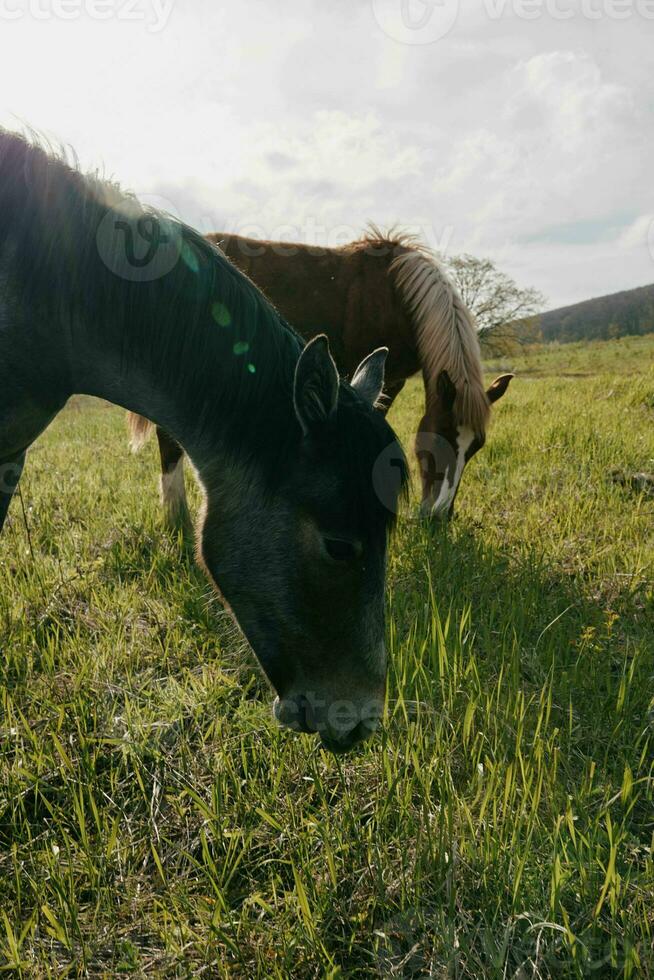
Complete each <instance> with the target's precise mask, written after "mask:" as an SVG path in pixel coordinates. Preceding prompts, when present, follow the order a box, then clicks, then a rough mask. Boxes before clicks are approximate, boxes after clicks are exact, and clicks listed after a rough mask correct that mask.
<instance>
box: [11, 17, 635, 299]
mask: <svg viewBox="0 0 654 980" xmlns="http://www.w3.org/2000/svg"><path fill="white" fill-rule="evenodd" d="M0 125H3V126H5V127H7V128H10V129H21V128H24V127H25V126H29V127H31V128H32V129H34V130H36V131H38V132H39V133H41V134H43V135H45V136H46V137H47V138H49V139H51V140H52V141H53V142H54V143H55V144H62V145H65V146H67V147H71V148H72V149H73V150H74V151H75V153H76V154H77V156H78V158H79V160H80V164H81V166H83V167H84V168H85V169H99V170H100V171H101V172H102V173H103V174H105V175H106V176H107V177H112V178H116V179H118V180H120V182H121V184H122V185H123V186H124V187H125V188H126V189H129V190H132V191H134V192H136V193H137V194H139V196H141V197H142V198H143V199H144V200H146V201H148V202H150V203H154V204H159V205H161V206H163V207H165V208H167V209H168V210H170V211H172V212H173V213H176V214H178V215H179V216H181V217H182V218H183V219H184V220H185V221H188V222H189V223H191V224H193V225H195V226H197V227H198V228H200V229H201V230H202V231H204V232H208V231H236V232H240V233H244V234H253V235H255V236H261V237H266V238H272V239H277V238H279V239H285V240H304V241H311V242H317V243H321V244H328V245H338V244H341V243H343V242H345V241H349V240H352V239H354V238H356V237H358V236H359V235H360V233H361V231H362V230H363V229H364V228H365V226H366V225H367V223H368V222H370V221H372V222H375V223H376V224H377V225H380V226H382V227H387V226H390V225H393V224H399V225H401V226H402V227H405V228H408V229H409V230H411V231H413V232H416V233H419V234H420V235H422V237H423V238H424V239H425V240H426V241H427V242H428V243H429V244H430V245H432V246H433V247H435V248H438V249H440V250H441V251H444V252H446V253H447V254H450V255H455V254H458V253H461V252H470V253H472V254H475V255H479V256H484V257H486V256H487V257H489V258H491V259H493V260H494V261H495V262H497V264H498V265H499V266H500V268H501V269H503V270H504V271H505V272H507V273H509V274H510V275H511V276H513V277H514V278H515V279H516V280H517V282H518V283H519V284H520V285H522V286H530V287H536V288H537V289H539V290H541V291H542V292H543V293H544V295H545V297H546V299H547V303H546V308H554V307H556V306H560V305H563V304H567V303H572V302H576V301H578V300H582V299H586V298H589V297H592V296H598V295H603V294H605V293H610V292H615V291H617V290H620V289H627V288H631V287H633V286H639V285H645V284H649V283H651V282H654V179H653V177H652V175H653V174H654V0H475V2H468V0H460V2H457V0H0Z"/></svg>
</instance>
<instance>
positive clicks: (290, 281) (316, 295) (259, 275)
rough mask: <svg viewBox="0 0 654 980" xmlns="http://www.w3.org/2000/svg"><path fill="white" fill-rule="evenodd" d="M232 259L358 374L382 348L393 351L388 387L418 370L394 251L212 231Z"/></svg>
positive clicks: (342, 365)
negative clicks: (394, 268)
mask: <svg viewBox="0 0 654 980" xmlns="http://www.w3.org/2000/svg"><path fill="white" fill-rule="evenodd" d="M208 238H209V239H210V240H211V241H213V242H215V243H216V244H218V245H219V246H220V247H221V248H222V250H223V251H224V252H225V254H226V255H227V257H228V258H229V259H230V260H231V261H232V262H233V263H234V264H235V265H236V266H238V268H240V269H241V271H242V272H244V273H245V274H246V275H247V276H249V278H251V279H252V280H253V281H254V283H255V284H256V285H257V286H258V287H259V289H261V290H262V291H263V293H264V294H265V295H266V296H267V298H268V299H269V300H270V302H271V303H272V304H273V305H274V306H276V307H277V309H278V310H279V312H280V313H281V314H282V316H284V317H285V318H286V319H287V320H288V321H289V322H290V323H292V324H293V326H294V327H295V328H296V329H297V330H298V331H299V332H300V333H301V334H302V335H303V336H304V337H306V338H307V339H308V338H310V337H313V336H315V335H316V334H317V333H326V334H327V336H328V337H329V340H330V345H331V348H332V350H333V352H334V355H335V357H336V361H337V363H338V365H339V367H340V368H341V370H342V371H344V372H345V373H346V374H351V373H352V372H353V371H354V370H355V368H356V367H357V365H358V364H359V363H360V361H361V360H362V359H363V358H364V357H365V356H366V355H367V354H369V353H370V351H371V350H373V349H374V348H376V347H382V346H384V347H388V348H389V356H388V360H387V365H386V377H387V382H388V383H393V382H394V381H397V380H401V379H404V378H406V377H408V376H409V375H411V374H414V373H415V372H416V371H417V370H418V369H419V363H418V359H417V354H416V348H415V340H414V334H413V330H412V324H411V320H410V316H409V314H408V311H407V310H406V307H405V304H404V303H403V301H402V297H401V295H400V293H399V292H398V290H397V289H396V287H395V285H394V281H393V278H392V277H391V276H390V275H389V267H390V263H391V262H392V260H393V258H394V253H393V250H392V249H390V248H382V247H374V246H372V245H371V244H370V243H369V242H365V241H363V242H354V243H352V244H350V245H346V246H343V247H341V248H327V247H322V246H309V245H303V244H295V243H288V242H270V241H259V240H256V239H252V238H244V237H242V236H240V235H223V234H212V235H209V236H208Z"/></svg>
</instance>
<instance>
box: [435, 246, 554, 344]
mask: <svg viewBox="0 0 654 980" xmlns="http://www.w3.org/2000/svg"><path fill="white" fill-rule="evenodd" d="M445 264H446V266H447V268H448V270H449V272H450V274H451V276H452V278H453V279H454V282H455V283H456V285H457V287H458V289H459V292H460V293H461V298H462V299H463V302H464V303H465V304H466V306H467V307H468V309H470V310H472V312H473V314H474V316H475V319H476V321H477V326H478V328H479V339H480V341H481V346H482V351H483V353H484V354H486V355H487V356H490V357H498V356H501V355H502V354H507V353H510V352H512V351H515V350H516V348H517V347H518V346H519V345H521V344H524V343H528V342H533V341H534V340H537V339H538V335H539V330H538V324H537V315H538V314H539V313H540V312H541V310H542V308H543V306H544V305H545V297H544V296H543V294H542V293H540V292H539V291H538V290H537V289H522V288H521V287H520V286H518V284H517V283H516V282H514V280H513V279H511V277H510V276H507V275H506V273H505V272H501V271H500V269H498V268H497V266H496V265H495V263H494V262H491V260H490V259H478V258H476V257H475V256H474V255H467V254H466V255H454V256H452V257H445Z"/></svg>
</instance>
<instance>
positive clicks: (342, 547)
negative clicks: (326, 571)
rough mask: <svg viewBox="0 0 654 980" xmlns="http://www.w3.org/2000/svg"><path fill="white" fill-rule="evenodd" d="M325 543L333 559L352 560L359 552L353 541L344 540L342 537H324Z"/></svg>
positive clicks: (326, 549)
mask: <svg viewBox="0 0 654 980" xmlns="http://www.w3.org/2000/svg"><path fill="white" fill-rule="evenodd" d="M323 543H324V545H325V551H326V552H327V554H328V555H329V557H330V558H331V559H332V561H352V560H353V559H354V558H356V557H357V556H358V554H359V550H357V547H356V545H355V544H354V542H352V541H344V540H343V539H342V538H323Z"/></svg>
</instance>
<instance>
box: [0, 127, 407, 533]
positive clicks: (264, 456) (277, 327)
mask: <svg viewBox="0 0 654 980" xmlns="http://www.w3.org/2000/svg"><path fill="white" fill-rule="evenodd" d="M143 219H147V220H150V221H151V222H152V223H153V224H152V227H154V228H156V229H157V235H159V234H161V235H165V236H168V238H169V240H170V241H172V243H173V244H172V245H171V248H173V249H175V250H176V252H177V254H176V256H175V258H176V261H175V262H174V263H173V264H172V266H171V267H170V268H166V270H165V272H164V273H162V274H161V275H159V276H157V277H156V278H153V279H151V280H149V281H148V280H147V278H141V279H140V281H139V279H138V278H137V279H136V280H135V281H132V280H130V278H129V276H126V275H123V274H121V270H124V269H125V255H124V252H125V234H127V233H128V232H126V231H125V227H126V226H129V228H132V229H135V228H136V227H137V226H138V222H139V221H140V220H143ZM121 223H122V230H121ZM7 270H10V272H11V275H10V276H8V277H6V280H5V281H6V284H7V285H6V288H7V290H8V298H9V303H10V304H11V302H12V296H13V297H14V299H15V300H19V299H20V298H22V295H29V297H30V300H31V303H32V307H33V308H34V307H36V309H37V310H38V314H39V316H40V319H41V320H42V322H43V323H47V322H48V321H50V322H52V320H53V319H54V318H56V319H57V321H58V322H60V323H63V324H64V327H65V331H66V334H67V336H68V338H69V342H70V344H71V347H74V344H75V340H76V337H77V335H78V332H79V325H80V324H85V325H86V328H85V329H87V331H88V330H92V331H93V334H94V339H95V341H96V342H97V345H98V347H99V348H100V349H101V348H102V337H103V334H104V335H106V333H107V332H108V331H112V330H113V331H116V332H117V333H118V335H119V336H120V337H121V341H122V344H123V349H122V355H121V364H120V365H119V368H120V370H121V371H125V372H128V373H129V372H130V371H133V370H134V368H133V365H135V364H138V365H139V366H140V368H141V369H143V368H147V376H149V377H154V378H156V379H157V383H158V384H160V385H161V388H162V389H166V390H174V391H178V390H183V397H184V402H185V404H186V405H188V407H189V410H190V411H191V412H192V413H194V418H195V419H197V427H198V431H202V432H207V434H208V436H207V438H209V437H210V436H211V433H212V431H213V428H214V426H215V424H216V418H217V417H218V416H220V417H223V418H224V417H225V416H226V415H230V416H232V417H233V418H235V419H236V420H237V424H236V425H234V426H232V427H231V428H232V430H233V432H234V433H238V435H234V436H233V437H232V438H233V440H234V442H233V447H232V448H233V450H234V452H235V453H238V454H240V457H241V458H243V456H244V455H247V454H249V455H250V456H251V457H253V458H254V457H256V458H257V459H258V460H261V462H262V469H263V471H264V473H265V474H266V476H267V477H268V478H269V479H270V480H271V481H274V480H278V479H281V478H283V469H284V467H283V465H280V463H281V462H283V459H284V455H285V454H286V453H289V452H292V451H294V447H296V446H297V444H298V443H299V439H300V430H299V426H298V425H297V422H296V420H295V417H294V414H293V400H292V385H293V374H294V370H295V364H296V362H297V358H298V356H299V353H300V350H301V348H302V346H303V341H302V340H301V338H300V337H299V335H298V334H297V333H296V332H295V331H294V330H293V329H292V328H291V327H290V326H289V325H288V324H287V323H286V322H285V321H284V320H283V319H282V317H281V316H280V315H279V314H278V313H277V311H276V310H275V309H274V308H273V307H272V306H271V305H270V304H269V303H268V302H267V301H266V300H265V299H264V297H263V296H262V294H261V293H260V292H259V291H258V289H257V288H256V287H255V286H254V285H253V284H252V283H251V282H250V280H249V279H247V277H246V276H245V275H243V273H241V272H240V271H239V270H238V269H236V268H235V266H233V265H232V264H231V263H230V262H229V261H228V260H227V258H226V257H225V256H224V255H223V253H222V252H221V251H220V250H219V249H218V248H217V247H216V246H214V245H213V244H212V243H210V242H209V241H207V240H206V239H205V238H204V237H202V236H201V235H200V234H198V233H197V232H195V231H194V230H193V229H191V228H189V227H188V226H187V225H185V224H183V223H182V222H179V221H177V220H176V219H174V218H172V217H171V216H169V215H165V214H163V213H161V212H158V211H155V210H152V209H147V208H145V207H143V206H142V205H140V204H139V203H138V201H137V200H136V199H135V198H134V197H133V196H130V195H129V194H127V193H125V192H123V191H121V190H120V188H119V187H118V186H117V185H116V184H114V183H111V182H109V181H103V180H100V179H99V178H98V177H97V175H83V174H82V173H80V172H79V170H78V169H77V168H76V167H75V166H71V165H70V164H69V163H68V162H67V161H66V160H65V159H63V158H62V157H61V156H60V155H55V154H53V153H51V152H48V151H46V149H44V147H43V146H42V145H39V143H38V142H35V141H28V140H26V139H25V138H24V137H22V136H18V135H16V134H13V133H8V132H6V131H3V130H0V275H2V274H4V273H5V272H6V271H7ZM128 271H129V270H128ZM10 287H11V289H10ZM16 305H17V306H18V303H17V304H16ZM153 338H156V342H153ZM182 363H183V364H185V365H186V366H187V367H188V365H193V364H195V365H197V371H196V372H193V371H191V372H189V371H188V370H186V371H181V370H179V366H180V364H182ZM214 364H215V365H216V372H215V374H213V373H212V371H211V365H214ZM218 367H219V369H220V370H218ZM253 406H256V407H257V409H258V410H254V408H253ZM127 407H129V406H127ZM338 414H339V416H342V415H343V414H346V415H347V419H348V421H347V424H346V425H345V426H342V427H341V432H343V431H345V432H346V440H345V441H344V443H343V445H342V447H341V451H342V452H347V453H348V463H349V464H351V468H352V471H355V470H358V469H362V470H366V471H367V478H366V486H367V487H368V492H369V482H368V481H369V480H370V473H371V471H372V467H373V465H374V462H375V460H376V459H377V457H378V456H379V454H380V453H381V452H383V451H384V449H385V448H386V447H387V446H388V445H389V443H390V442H391V441H392V438H393V434H392V431H391V429H390V428H389V427H388V425H387V424H386V423H385V422H384V420H383V419H382V417H381V416H379V415H378V414H377V413H374V412H373V411H372V409H369V408H368V406H367V405H365V404H364V403H363V402H362V401H361V399H360V398H359V397H358V395H356V394H355V393H354V392H353V391H352V390H351V389H350V388H349V386H347V385H343V387H342V393H341V399H340V402H339V412H338ZM341 421H342V419H341ZM347 447H350V449H349V450H348V449H347ZM400 471H401V472H399V476H400V477H401V482H402V485H404V484H405V483H406V468H405V466H404V464H402V465H401V466H400ZM359 486H361V487H363V484H361V483H360V484H359ZM373 496H374V495H373ZM388 517H390V515H387V518H388ZM387 518H386V519H387Z"/></svg>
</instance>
